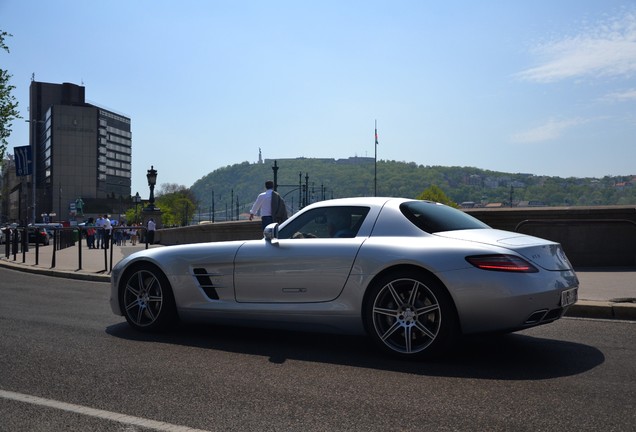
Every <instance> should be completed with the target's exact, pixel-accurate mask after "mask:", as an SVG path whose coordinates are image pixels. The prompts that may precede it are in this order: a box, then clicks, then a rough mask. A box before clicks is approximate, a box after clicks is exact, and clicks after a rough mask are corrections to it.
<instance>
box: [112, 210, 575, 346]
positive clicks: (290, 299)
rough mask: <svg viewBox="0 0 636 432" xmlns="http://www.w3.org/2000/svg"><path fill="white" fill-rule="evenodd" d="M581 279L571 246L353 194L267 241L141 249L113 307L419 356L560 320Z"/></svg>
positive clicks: (142, 317)
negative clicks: (356, 338) (567, 250)
mask: <svg viewBox="0 0 636 432" xmlns="http://www.w3.org/2000/svg"><path fill="white" fill-rule="evenodd" d="M578 284H579V282H578V279H577V276H576V274H575V272H574V270H573V269H572V266H571V265H570V263H569V261H568V259H567V258H566V256H565V254H564V252H563V250H562V248H561V246H560V245H559V244H558V243H555V242H552V241H548V240H543V239H540V238H536V237H531V236H528V235H524V234H520V233H514V232H507V231H501V230H496V229H492V228H490V227H489V226H487V225H485V224H484V223H482V222H480V221H479V220H477V219H475V218H473V217H472V216H470V215H468V214H466V213H464V212H462V211H460V210H456V209H454V208H451V207H448V206H445V205H442V204H439V203H434V202H429V201H418V200H411V199H402V198H350V199H339V200H330V201H323V202H319V203H316V204H313V205H310V206H308V207H306V208H305V209H303V210H302V211H300V212H298V213H297V214H296V215H294V216H293V217H292V218H290V219H289V220H287V221H286V222H284V223H282V224H281V225H278V224H271V225H268V226H267V227H266V228H265V230H264V238H263V239H261V240H239V241H228V242H216V243H201V244H190V245H178V246H168V247H160V248H152V249H148V250H144V251H140V252H137V253H135V254H132V255H130V256H128V257H126V258H124V259H123V260H121V261H120V262H119V263H118V264H117V265H116V266H115V267H114V268H113V271H112V275H111V297H110V306H111V308H112V310H113V312H114V313H115V314H117V315H123V316H124V317H125V318H126V321H127V322H128V324H129V325H130V326H132V327H133V328H135V329H137V330H141V331H157V330H163V329H165V328H168V327H170V326H171V325H173V324H174V322H175V321H176V320H177V319H181V320H184V321H208V322H214V323H223V324H232V325H244V326H271V327H284V328H291V329H298V330H300V329H302V330H304V329H311V330H317V331H330V332H338V333H347V334H366V335H368V336H369V337H370V338H371V339H372V340H373V341H374V342H375V343H376V345H377V346H378V347H380V348H381V349H383V350H385V351H387V352H389V353H392V354H395V355H397V356H401V357H407V358H409V357H428V356H432V355H435V354H439V353H441V352H444V351H445V350H447V349H448V348H449V347H450V346H452V344H453V342H454V341H455V340H456V339H457V337H458V336H459V335H461V334H474V333H481V332H494V331H496V332H502V331H504V332H508V331H515V330H519V329H525V328H528V327H532V326H536V325H539V324H545V323H549V322H552V321H555V320H557V319H559V318H560V317H561V316H563V314H564V313H565V311H566V310H567V308H568V307H569V306H570V305H572V304H573V303H574V302H575V301H576V299H577V290H578Z"/></svg>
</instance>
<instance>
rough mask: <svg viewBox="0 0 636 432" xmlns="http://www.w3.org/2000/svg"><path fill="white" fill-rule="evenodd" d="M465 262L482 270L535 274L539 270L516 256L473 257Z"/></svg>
mask: <svg viewBox="0 0 636 432" xmlns="http://www.w3.org/2000/svg"><path fill="white" fill-rule="evenodd" d="M466 261H468V262H469V263H471V264H472V265H474V266H475V267H477V268H478V269H482V270H491V271H505V272H513V273H537V272H538V271H539V270H538V269H537V268H536V267H535V266H533V265H532V264H530V263H529V262H528V261H526V260H524V259H523V258H520V257H518V256H516V255H475V256H469V257H466Z"/></svg>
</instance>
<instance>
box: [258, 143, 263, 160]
mask: <svg viewBox="0 0 636 432" xmlns="http://www.w3.org/2000/svg"><path fill="white" fill-rule="evenodd" d="M258 163H259V164H262V163H263V153H262V152H261V148H260V147H259V148H258Z"/></svg>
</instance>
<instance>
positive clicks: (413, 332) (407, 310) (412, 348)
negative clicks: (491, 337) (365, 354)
mask: <svg viewBox="0 0 636 432" xmlns="http://www.w3.org/2000/svg"><path fill="white" fill-rule="evenodd" d="M364 314H365V315H364V318H365V326H366V330H367V333H368V335H369V336H370V337H371V339H372V340H373V341H374V342H375V344H376V345H378V346H379V347H380V348H381V349H382V350H384V351H385V352H388V353H390V354H392V355H394V356H398V357H403V358H430V357H433V356H437V355H440V354H442V353H444V352H446V351H447V350H448V349H450V348H451V346H452V345H453V343H454V342H455V340H456V336H457V334H458V323H457V313H456V311H455V306H454V304H453V302H452V299H451V297H450V295H449V294H448V292H447V291H446V288H445V287H444V286H443V285H442V284H441V283H440V282H438V281H437V280H436V279H434V278H432V277H430V276H428V275H425V274H423V273H419V272H416V271H406V272H400V273H398V272H396V273H391V274H387V275H385V276H383V277H381V278H380V279H378V280H377V281H376V282H375V283H374V284H373V286H372V287H371V288H370V291H369V293H368V296H367V298H366V301H365V306H364Z"/></svg>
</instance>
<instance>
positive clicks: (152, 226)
mask: <svg viewBox="0 0 636 432" xmlns="http://www.w3.org/2000/svg"><path fill="white" fill-rule="evenodd" d="M147 229H148V233H147V234H148V236H147V242H148V243H150V244H154V243H155V230H156V229H157V224H156V223H155V220H154V219H153V218H150V219H149V220H148V224H147Z"/></svg>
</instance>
